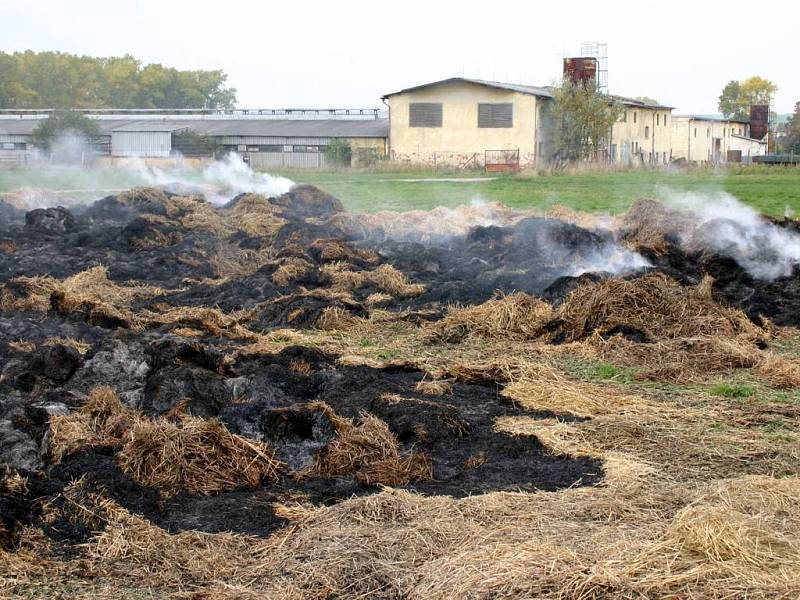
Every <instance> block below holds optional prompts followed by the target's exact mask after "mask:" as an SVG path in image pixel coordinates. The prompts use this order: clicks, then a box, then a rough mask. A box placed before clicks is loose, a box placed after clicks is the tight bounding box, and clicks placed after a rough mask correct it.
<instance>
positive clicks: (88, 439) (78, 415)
mask: <svg viewBox="0 0 800 600" xmlns="http://www.w3.org/2000/svg"><path fill="white" fill-rule="evenodd" d="M137 418H138V417H137V415H136V413H135V412H134V411H132V410H131V409H129V408H127V407H126V406H124V405H123V404H122V402H120V400H119V397H118V396H117V394H116V393H115V392H114V390H112V389H111V388H110V387H105V386H103V387H97V388H95V389H93V390H92V391H91V393H90V394H89V398H88V400H87V401H86V403H85V404H84V405H83V406H81V408H80V409H79V410H78V411H76V412H74V413H72V414H69V415H56V416H53V417H51V418H50V449H49V454H50V458H51V460H52V461H53V462H54V463H56V464H58V463H59V462H61V459H63V458H64V457H65V456H67V455H68V454H72V453H73V452H76V451H78V450H81V449H83V448H87V447H89V448H91V447H95V446H116V445H119V444H120V443H122V438H123V436H124V434H125V432H126V431H127V429H128V428H129V427H130V426H131V425H132V424H133V423H134V422H135V421H136V419H137Z"/></svg>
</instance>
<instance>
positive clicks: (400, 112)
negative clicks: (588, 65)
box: [383, 77, 552, 167]
mask: <svg viewBox="0 0 800 600" xmlns="http://www.w3.org/2000/svg"><path fill="white" fill-rule="evenodd" d="M551 98H552V93H551V92H550V90H548V89H547V88H542V87H534V86H527V85H515V84H508V83H498V82H493V81H482V80H479V79H465V78H461V77H454V78H451V79H445V80H442V81H436V82H433V83H427V84H424V85H419V86H415V87H411V88H407V89H404V90H401V91H399V92H394V93H391V94H387V95H386V96H384V97H383V100H384V101H386V102H387V104H388V106H389V144H388V145H389V156H390V157H391V158H392V159H393V160H397V161H402V162H410V163H423V164H429V165H434V166H435V165H438V164H453V165H458V166H463V167H470V166H482V165H485V164H486V163H487V162H488V163H490V164H492V162H493V161H496V162H498V163H501V161H507V160H510V159H511V156H512V155H516V157H517V159H518V162H519V164H521V165H523V166H524V165H529V164H533V163H535V162H536V160H537V158H538V157H540V156H549V155H550V154H551V152H552V149H551V148H550V146H549V139H548V136H547V131H546V130H547V129H548V127H547V124H546V114H545V110H544V107H545V106H546V103H547V102H549V101H550V100H551Z"/></svg>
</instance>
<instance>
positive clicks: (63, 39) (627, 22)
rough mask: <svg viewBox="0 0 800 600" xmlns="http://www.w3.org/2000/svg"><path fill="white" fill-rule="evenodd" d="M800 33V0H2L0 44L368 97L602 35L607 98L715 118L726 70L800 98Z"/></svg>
mask: <svg viewBox="0 0 800 600" xmlns="http://www.w3.org/2000/svg"><path fill="white" fill-rule="evenodd" d="M759 11H761V12H762V13H763V14H759ZM799 38H800V1H798V0H773V1H772V2H757V1H755V0H747V1H741V0H727V1H718V0H694V1H691V2H690V1H684V0H674V1H672V2H652V1H647V0H639V1H628V0H625V1H621V2H614V1H611V0H607V1H606V2H598V1H596V0H594V1H583V0H567V1H559V0H555V1H550V2H546V3H542V2H533V1H527V2H523V1H519V2H517V1H514V0H503V1H486V0H484V1H483V2H467V1H464V0H461V1H459V2H450V1H437V0H424V1H418V0H405V1H400V2H376V1H372V2H363V1H360V0H354V1H349V0H338V1H333V0H327V1H324V2H308V1H306V2H303V1H296V2H287V1H285V0H284V1H281V2H270V1H266V0H261V1H250V0H238V1H227V2H222V1H210V0H191V1H184V0H175V1H172V0H160V1H152V0H138V1H137V0H127V1H120V0H69V1H62V0H38V1H37V2H31V1H30V0H0V49H2V50H3V51H6V52H11V51H17V50H27V49H32V50H61V51H65V52H72V53H78V54H90V55H93V56H111V55H121V54H125V53H129V54H132V55H134V56H136V57H137V58H139V59H141V60H142V61H143V62H145V63H149V62H159V63H162V64H164V65H168V66H174V67H177V68H181V69H223V70H224V71H225V72H226V73H228V75H229V82H230V84H231V85H232V86H233V87H235V88H236V89H237V90H238V100H239V106H240V107H250V108H254V107H255V108H286V107H312V108H317V107H321V108H329V107H337V108H338V107H362V106H363V107H375V106H381V103H380V96H381V95H382V94H385V93H387V92H392V91H396V90H399V89H402V88H404V87H408V86H411V85H416V84H420V83H424V82H428V81H435V80H437V79H443V78H446V77H452V76H467V77H480V78H483V79H494V80H498V81H509V82H514V83H530V84H538V85H547V84H550V83H553V82H554V80H555V79H556V78H557V77H558V76H559V75H560V71H561V60H562V58H563V57H564V56H568V55H577V54H579V52H580V47H581V42H583V41H600V42H605V43H607V44H608V53H609V59H608V62H609V83H610V89H611V91H612V92H613V93H617V94H621V95H627V96H640V95H646V96H651V97H654V98H656V99H657V100H658V101H660V102H662V103H665V104H669V105H671V106H675V107H676V109H677V110H676V112H678V113H687V112H692V113H711V112H716V110H717V97H718V96H719V93H720V91H721V89H722V87H723V86H724V85H725V84H726V83H727V82H728V81H730V80H731V79H743V78H745V77H748V76H750V75H761V76H763V77H766V78H768V79H770V80H772V81H773V82H775V83H776V84H777V85H778V87H779V88H780V90H779V91H778V94H777V95H776V98H775V107H774V109H775V110H777V111H778V112H781V113H784V112H791V111H792V110H793V107H794V103H795V102H797V101H800V69H798V63H797V48H798V39H799Z"/></svg>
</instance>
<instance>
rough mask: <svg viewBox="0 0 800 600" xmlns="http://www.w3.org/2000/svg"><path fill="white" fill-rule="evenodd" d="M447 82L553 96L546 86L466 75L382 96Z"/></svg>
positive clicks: (547, 96)
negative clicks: (489, 79) (504, 81)
mask: <svg viewBox="0 0 800 600" xmlns="http://www.w3.org/2000/svg"><path fill="white" fill-rule="evenodd" d="M449 83H474V84H475V85H482V86H485V87H490V88H495V89H501V90H509V91H511V92H519V93H521V94H528V95H530V96H542V97H544V98H552V97H553V92H552V89H551V88H547V87H538V86H535V85H523V84H520V83H503V82H501V81H485V80H483V79H470V78H468V77H450V78H448V79H441V80H439V81H432V82H430V83H423V84H421V85H415V86H413V87H409V88H405V89H403V90H400V91H399V92H391V93H389V94H386V95H384V96H383V98H388V97H389V96H396V95H397V94H404V93H406V92H413V91H415V90H420V89H423V88H427V87H434V86H437V85H446V84H449Z"/></svg>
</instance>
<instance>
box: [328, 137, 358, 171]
mask: <svg viewBox="0 0 800 600" xmlns="http://www.w3.org/2000/svg"><path fill="white" fill-rule="evenodd" d="M325 158H327V159H328V160H329V161H330V162H331V163H333V164H335V165H339V166H342V167H349V166H350V162H351V161H352V159H353V148H352V147H351V146H350V142H348V141H347V140H343V139H341V138H334V139H332V140H331V141H330V142H328V145H327V146H325Z"/></svg>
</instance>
